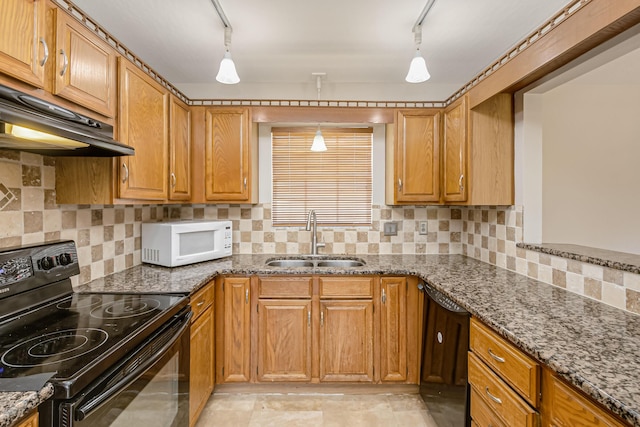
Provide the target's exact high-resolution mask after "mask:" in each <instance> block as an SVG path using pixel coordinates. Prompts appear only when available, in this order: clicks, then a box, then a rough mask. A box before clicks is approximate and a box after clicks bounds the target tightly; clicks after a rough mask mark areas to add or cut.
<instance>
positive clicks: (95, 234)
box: [0, 150, 640, 314]
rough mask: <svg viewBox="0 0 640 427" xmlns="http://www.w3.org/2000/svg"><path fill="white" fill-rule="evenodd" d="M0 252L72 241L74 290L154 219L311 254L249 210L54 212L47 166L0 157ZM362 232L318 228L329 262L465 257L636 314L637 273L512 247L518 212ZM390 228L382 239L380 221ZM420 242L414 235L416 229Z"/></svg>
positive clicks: (131, 258)
mask: <svg viewBox="0 0 640 427" xmlns="http://www.w3.org/2000/svg"><path fill="white" fill-rule="evenodd" d="M0 170H1V171H2V172H1V173H0V224H2V227H0V247H2V248H5V247H10V246H18V245H26V244H31V243H42V242H45V241H51V240H57V239H71V240H75V241H76V245H77V247H78V257H79V261H80V265H81V266H82V267H81V271H80V276H79V277H78V278H75V279H74V285H77V284H84V283H87V282H89V281H91V280H93V279H97V278H100V277H103V276H105V275H108V274H111V273H114V272H118V271H121V270H124V269H126V268H129V267H132V266H134V265H138V264H140V248H141V237H140V230H141V226H140V225H141V224H142V222H145V221H153V220H160V219H231V220H232V221H233V229H234V234H233V252H234V253H241V254H248V253H253V252H262V253H274V254H300V253H309V252H310V250H311V233H310V232H308V231H305V230H304V228H303V227H286V228H273V227H272V226H271V221H270V219H271V207H270V205H269V204H267V203H264V204H258V205H251V206H249V205H136V206H133V205H116V206H112V205H105V206H103V205H57V204H56V203H55V158H52V157H45V156H40V155H37V154H30V153H25V152H17V151H8V150H0ZM372 218H373V223H372V226H371V227H354V228H333V227H322V226H321V227H319V229H318V237H319V239H320V240H321V241H324V242H325V244H326V247H325V248H324V249H321V251H324V252H326V253H332V254H400V253H405V254H465V255H467V256H470V257H473V258H476V259H479V260H482V261H484V262H487V263H490V264H493V265H497V266H499V267H502V268H506V269H509V270H513V271H517V272H518V273H520V274H524V275H527V276H529V277H532V278H534V279H538V280H540V281H543V282H546V283H550V284H553V285H555V286H559V287H562V288H565V289H567V290H569V291H571V292H575V293H578V294H581V295H585V296H587V297H590V298H594V299H597V300H600V301H602V302H604V303H606V304H610V305H613V306H615V307H618V308H621V309H624V310H628V311H631V312H634V313H638V314H640V275H638V274H632V273H627V272H622V271H619V270H613V269H610V268H606V267H600V266H596V265H592V264H587V263H582V262H579V261H573V260H567V259H564V258H559V257H555V256H552V255H546V254H541V253H538V252H535V251H530V250H526V249H522V248H517V247H516V243H518V242H521V241H522V236H523V224H524V213H523V208H522V207H521V206H513V207H496V206H484V207H443V206H428V207H424V206H406V207H396V206H394V207H391V206H384V205H382V206H380V205H374V206H372ZM388 221H394V222H396V223H397V225H398V227H397V228H398V234H397V235H396V236H385V235H384V232H383V229H384V223H385V222H388ZM422 221H426V222H427V234H420V233H419V230H420V222H422Z"/></svg>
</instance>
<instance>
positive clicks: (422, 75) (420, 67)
mask: <svg viewBox="0 0 640 427" xmlns="http://www.w3.org/2000/svg"><path fill="white" fill-rule="evenodd" d="M430 77H431V75H430V74H429V71H428V70H427V63H426V62H425V60H424V58H423V57H422V55H420V49H416V55H415V56H414V57H413V59H412V60H411V65H410V66H409V72H408V73H407V77H406V78H405V80H406V81H407V82H409V83H422V82H426V81H427V80H429V78H430Z"/></svg>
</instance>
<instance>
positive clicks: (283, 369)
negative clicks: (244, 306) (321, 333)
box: [257, 299, 311, 381]
mask: <svg viewBox="0 0 640 427" xmlns="http://www.w3.org/2000/svg"><path fill="white" fill-rule="evenodd" d="M257 311H258V343H257V345H258V349H257V350H258V369H257V371H258V378H257V380H258V381H310V380H311V300H310V299H307V300H259V301H258V310H257Z"/></svg>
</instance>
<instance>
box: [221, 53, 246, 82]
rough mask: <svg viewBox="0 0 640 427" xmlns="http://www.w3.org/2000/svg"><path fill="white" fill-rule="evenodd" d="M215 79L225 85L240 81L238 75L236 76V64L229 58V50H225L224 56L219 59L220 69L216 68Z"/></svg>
mask: <svg viewBox="0 0 640 427" xmlns="http://www.w3.org/2000/svg"><path fill="white" fill-rule="evenodd" d="M216 80H217V81H219V82H220V83H224V84H226V85H233V84H236V83H239V82H240V77H238V73H237V72H236V66H235V64H234V63H233V60H232V59H231V53H230V52H229V51H226V52H225V54H224V58H222V61H220V70H218V75H217V76H216Z"/></svg>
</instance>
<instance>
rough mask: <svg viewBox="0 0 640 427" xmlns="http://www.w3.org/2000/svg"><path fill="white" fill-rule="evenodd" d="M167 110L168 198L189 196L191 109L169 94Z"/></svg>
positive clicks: (177, 198) (184, 198)
mask: <svg viewBox="0 0 640 427" xmlns="http://www.w3.org/2000/svg"><path fill="white" fill-rule="evenodd" d="M170 107H171V108H170V111H169V119H170V124H169V136H170V140H169V165H170V166H169V200H189V199H190V198H191V111H190V110H189V107H188V106H187V105H186V104H184V103H183V102H181V101H180V100H178V99H177V98H176V97H175V96H173V95H172V96H171V105H170Z"/></svg>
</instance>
